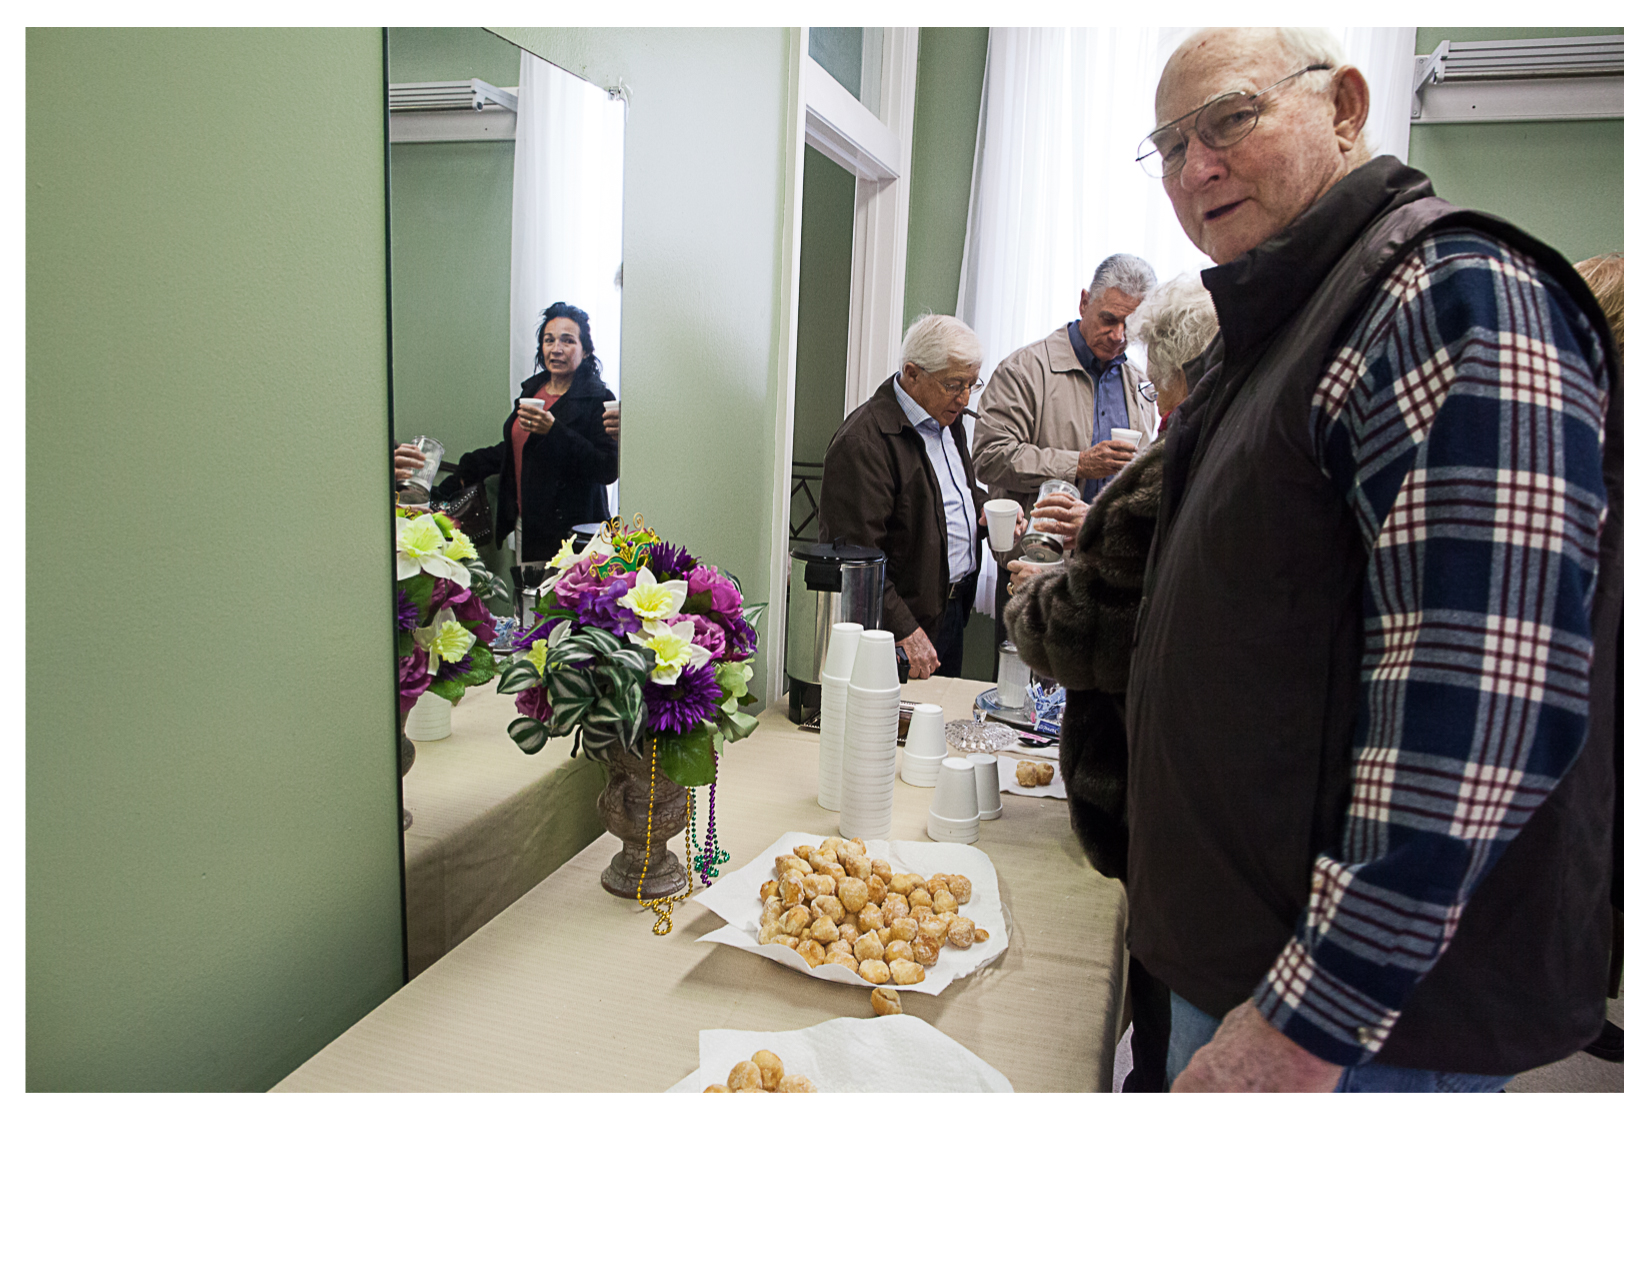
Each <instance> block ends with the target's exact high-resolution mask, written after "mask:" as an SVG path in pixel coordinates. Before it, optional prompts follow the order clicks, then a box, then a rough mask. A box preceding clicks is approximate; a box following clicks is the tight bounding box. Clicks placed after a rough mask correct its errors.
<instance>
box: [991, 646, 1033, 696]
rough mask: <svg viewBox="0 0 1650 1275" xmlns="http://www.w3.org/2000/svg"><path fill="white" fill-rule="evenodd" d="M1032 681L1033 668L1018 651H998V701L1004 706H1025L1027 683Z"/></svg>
mask: <svg viewBox="0 0 1650 1275" xmlns="http://www.w3.org/2000/svg"><path fill="white" fill-rule="evenodd" d="M1029 681H1031V670H1030V669H1029V668H1027V667H1026V662H1025V661H1024V660H1022V659H1021V658H1020V653H1019V652H1018V651H1005V650H1001V649H999V650H998V652H997V703H998V704H999V705H1000V706H1001V707H1003V708H1024V707H1025V702H1026V683H1027V682H1029Z"/></svg>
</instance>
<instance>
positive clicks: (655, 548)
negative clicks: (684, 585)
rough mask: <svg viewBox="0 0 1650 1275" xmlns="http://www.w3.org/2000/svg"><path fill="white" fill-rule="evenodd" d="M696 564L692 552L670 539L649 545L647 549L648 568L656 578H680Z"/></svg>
mask: <svg viewBox="0 0 1650 1275" xmlns="http://www.w3.org/2000/svg"><path fill="white" fill-rule="evenodd" d="M696 565H697V563H696V562H695V561H694V558H693V555H692V554H690V553H689V552H688V551H687V550H686V549H678V548H677V547H676V546H675V545H673V544H671V543H670V542H669V541H668V540H661V541H660V542H659V543H658V544H656V545H651V546H649V548H648V551H647V569H648V570H649V571H651V572H653V578H654V579H655V580H680V579H682V578H683V577H685V576H686V575H687V573H688V572H689V571H691V570H693V568H694V567H695V566H696Z"/></svg>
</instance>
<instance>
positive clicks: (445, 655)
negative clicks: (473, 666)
mask: <svg viewBox="0 0 1650 1275" xmlns="http://www.w3.org/2000/svg"><path fill="white" fill-rule="evenodd" d="M475 642H476V635H475V634H474V633H471V632H470V630H469V629H467V628H465V627H464V626H463V625H462V624H460V623H459V622H458V621H457V620H448V621H447V622H446V623H445V624H443V625H442V626H441V627H440V629H438V630H437V631H436V635H435V640H434V641H433V642H431V643H430V650H432V651H434V652H436V653H437V654H438V655H440V656H441V658H442V659H444V660H446V661H447V662H448V663H449V664H456V663H458V661H459V660H462V659H463V658H464V657H465V655H466V654H468V652H469V650H470V648H471V647H472V646H474V645H475Z"/></svg>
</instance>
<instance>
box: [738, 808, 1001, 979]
mask: <svg viewBox="0 0 1650 1275" xmlns="http://www.w3.org/2000/svg"><path fill="white" fill-rule="evenodd" d="M773 875H774V879H773V880H771V881H764V882H763V883H762V889H761V891H760V894H761V898H762V919H761V922H760V928H759V929H758V931H757V936H756V937H757V941H758V942H760V943H783V944H784V945H785V946H786V947H788V948H790V949H791V950H792V951H794V952H795V953H796V954H797V955H798V956H800V957H801V958H802V959H803V960H805V961H807V962H808V965H809V967H810V968H812V967H815V966H819V965H841V966H842V967H843V968H845V969H848V970H851V971H853V972H854V973H855V974H858V975H859V976H860V977H861V978H862V979H864V980H865V981H866V982H867V983H871V984H873V985H875V984H881V983H887V982H894V983H898V984H901V985H902V986H903V985H906V984H910V983H920V982H922V980H923V978H924V971H925V969H927V968H928V967H930V966H932V965H933V964H934V963H935V962H936V961H938V960H939V959H940V949H941V948H943V947H944V946H945V945H946V944H950V945H951V946H952V947H955V948H970V947H973V946H974V944H975V943H979V942H983V941H984V940H985V939H986V938H988V937H990V936H989V935H988V934H987V933H986V932H985V931H984V930H981V929H977V928H975V925H974V922H973V921H971V920H969V919H968V918H967V917H966V916H964V915H962V913H961V912H959V911H958V910H957V909H958V908H959V907H960V906H961V905H963V904H965V903H967V902H968V901H969V899H971V898H972V897H973V896H974V886H973V884H972V883H971V882H970V881H969V879H968V878H967V877H965V876H962V875H960V874H958V873H950V872H941V873H936V874H935V875H933V876H931V877H929V878H928V879H927V880H924V879H923V878H922V876H921V875H920V874H919V873H915V872H895V871H894V869H893V868H892V867H891V866H890V865H889V863H888V861H887V860H886V859H873V858H871V857H870V855H869V853H868V852H867V850H866V847H865V843H864V842H863V841H861V840H859V839H858V838H857V837H856V838H854V839H853V840H852V841H844V840H843V839H842V838H841V837H827V838H825V840H824V841H823V842H822V843H820V845H818V846H817V847H809V846H798V847H797V848H796V849H795V850H794V851H792V852H791V853H789V854H782V855H779V856H778V857H777V858H775V859H774V868H773Z"/></svg>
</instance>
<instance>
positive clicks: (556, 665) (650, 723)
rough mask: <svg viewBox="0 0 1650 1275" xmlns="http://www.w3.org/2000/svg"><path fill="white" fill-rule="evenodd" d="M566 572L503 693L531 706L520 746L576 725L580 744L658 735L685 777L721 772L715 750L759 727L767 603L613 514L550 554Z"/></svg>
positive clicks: (520, 646)
mask: <svg viewBox="0 0 1650 1275" xmlns="http://www.w3.org/2000/svg"><path fill="white" fill-rule="evenodd" d="M550 565H551V566H552V567H554V568H556V569H557V571H558V573H559V574H557V575H556V577H555V578H554V580H553V581H552V582H551V583H550V586H549V588H548V589H547V590H546V592H545V593H544V594H543V596H542V597H541V598H540V600H539V603H538V606H537V608H536V613H537V615H538V617H539V622H538V623H537V624H536V625H534V626H533V627H531V628H527V629H525V630H524V631H523V632H522V633H521V634H520V635H519V636H518V637H517V638H516V650H517V654H516V655H514V656H513V657H511V658H509V659H507V660H506V661H505V662H504V665H503V667H502V670H501V672H500V676H499V683H498V691H499V693H500V694H501V695H514V696H515V697H516V707H517V708H518V709H519V710H520V711H521V712H522V714H523V716H521V717H518V718H517V719H516V720H515V721H513V722H511V723H510V726H509V731H510V737H511V738H512V739H514V740H515V741H516V744H517V745H518V746H519V747H520V748H521V750H522V751H523V752H527V753H536V752H537V751H538V750H539V749H541V748H543V747H544V744H545V741H546V740H548V739H550V738H552V737H554V736H560V735H567V734H570V733H574V732H577V734H576V735H575V738H574V742H573V751H574V752H575V753H577V752H578V751H579V750H580V748H581V747H582V748H583V750H584V751H585V752H586V753H587V754H589V755H590V756H592V757H596V758H600V759H605V758H606V757H607V755H608V753H609V751H610V750H613V749H617V750H620V751H622V752H629V753H640V751H641V748H640V745H641V743H642V741H643V740H644V739H646V738H649V737H651V738H652V739H654V740H655V741H656V743H657V746H658V751H657V757H658V764H659V767H660V769H661V770H663V771H664V773H665V774H666V775H667V776H669V777H670V778H671V779H673V780H675V781H676V782H677V783H679V784H681V785H683V786H684V787H689V788H691V787H697V786H700V785H703V784H709V783H711V782H713V781H714V780H715V778H716V754H717V753H719V752H720V751H721V750H722V747H723V745H724V743H725V742H726V741H728V740H735V739H743V738H745V736H747V735H749V734H750V733H751V732H752V731H753V730H755V729H756V718H754V717H752V716H751V715H750V714H749V713H746V712H743V711H741V710H742V708H743V707H744V706H745V705H748V704H753V703H755V702H756V697H755V696H754V695H751V694H750V693H749V692H748V691H747V689H746V686H747V683H748V682H749V681H750V677H751V660H752V658H753V657H754V656H755V655H756V642H757V637H756V630H755V628H754V627H753V625H752V621H753V620H755V619H757V618H759V616H760V612H761V609H762V608H761V606H760V605H759V606H755V607H750V608H746V606H745V604H744V599H743V598H742V597H741V596H740V592H739V586H738V583H737V582H736V581H734V580H732V579H730V578H729V577H728V576H726V575H724V574H723V573H721V572H720V571H718V570H717V569H716V568H715V567H713V566H710V565H709V564H707V563H703V562H700V561H699V560H698V559H696V558H694V557H693V556H692V555H691V554H689V553H688V552H687V551H686V550H683V549H678V548H676V547H675V546H673V545H670V544H667V543H665V542H664V541H662V540H660V539H659V537H658V536H657V535H655V534H654V533H653V532H652V531H650V530H648V529H647V528H645V527H643V526H641V525H640V519H639V518H638V520H637V525H636V526H635V527H633V528H631V529H629V530H621V529H620V527H619V524H618V523H616V522H614V523H609V524H607V525H606V526H605V527H603V528H602V530H601V532H600V533H599V534H598V535H596V536H595V537H594V538H592V540H591V542H590V544H589V545H588V546H586V547H585V549H584V550H583V551H581V552H579V553H574V552H573V545H572V541H571V540H568V541H566V542H564V543H563V544H562V547H561V550H560V552H558V553H557V554H556V556H555V557H554V558H552V559H551V560H550Z"/></svg>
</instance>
